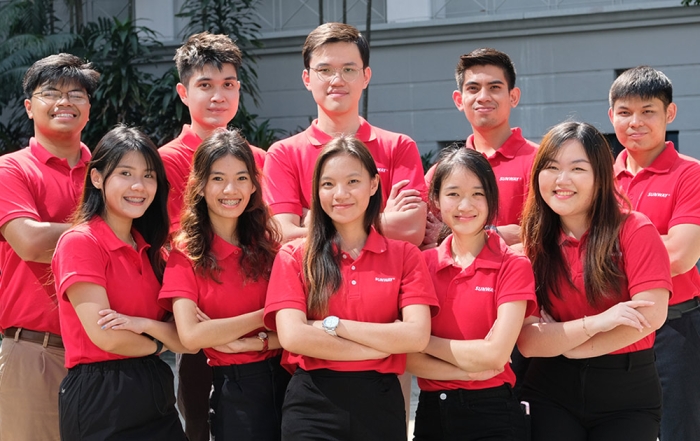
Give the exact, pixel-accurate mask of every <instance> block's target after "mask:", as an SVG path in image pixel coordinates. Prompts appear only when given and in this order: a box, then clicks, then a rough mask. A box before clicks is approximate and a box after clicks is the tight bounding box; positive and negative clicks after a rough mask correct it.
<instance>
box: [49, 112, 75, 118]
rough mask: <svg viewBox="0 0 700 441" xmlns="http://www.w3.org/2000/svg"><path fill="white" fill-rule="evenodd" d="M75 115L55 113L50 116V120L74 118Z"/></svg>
mask: <svg viewBox="0 0 700 441" xmlns="http://www.w3.org/2000/svg"><path fill="white" fill-rule="evenodd" d="M75 117H76V116H75V114H73V113H67V112H57V113H54V114H53V115H51V118H75Z"/></svg>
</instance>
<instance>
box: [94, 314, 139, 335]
mask: <svg viewBox="0 0 700 441" xmlns="http://www.w3.org/2000/svg"><path fill="white" fill-rule="evenodd" d="M98 314H100V315H101V316H102V318H101V319H99V320H98V321H97V324H98V325H100V327H101V328H102V329H112V330H115V331H119V330H125V331H131V332H134V333H136V334H143V333H144V332H146V328H147V327H148V319H146V318H143V317H131V316H128V315H125V314H119V313H118V312H117V311H115V310H113V309H103V310H101V311H99V312H98Z"/></svg>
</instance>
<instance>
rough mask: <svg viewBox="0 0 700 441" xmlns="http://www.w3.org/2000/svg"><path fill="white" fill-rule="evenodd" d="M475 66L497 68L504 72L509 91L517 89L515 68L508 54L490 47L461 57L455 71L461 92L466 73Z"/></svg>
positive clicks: (475, 50)
mask: <svg viewBox="0 0 700 441" xmlns="http://www.w3.org/2000/svg"><path fill="white" fill-rule="evenodd" d="M473 66H496V67H498V68H500V69H501V70H502V71H503V75H504V76H505V77H506V82H507V83H508V90H513V88H514V87H515V66H513V62H512V61H511V59H510V57H509V56H508V54H506V53H504V52H501V51H499V50H496V49H492V48H490V47H482V48H479V49H474V50H473V51H471V52H469V53H468V54H464V55H462V56H460V57H459V62H458V63H457V68H456V69H455V79H456V80H457V87H459V91H460V92H461V91H462V87H463V86H464V71H466V70H467V69H469V68H471V67H473Z"/></svg>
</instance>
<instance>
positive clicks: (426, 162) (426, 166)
mask: <svg viewBox="0 0 700 441" xmlns="http://www.w3.org/2000/svg"><path fill="white" fill-rule="evenodd" d="M437 154H438V151H437V150H430V151H429V152H425V153H423V154H422V155H420V161H421V162H422V163H423V174H425V173H427V172H428V170H430V167H432V166H433V164H435V162H436V160H435V157H436V155H437Z"/></svg>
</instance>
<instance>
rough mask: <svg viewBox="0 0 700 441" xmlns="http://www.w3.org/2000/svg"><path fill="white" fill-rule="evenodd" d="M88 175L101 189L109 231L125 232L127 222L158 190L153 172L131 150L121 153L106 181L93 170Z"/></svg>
mask: <svg viewBox="0 0 700 441" xmlns="http://www.w3.org/2000/svg"><path fill="white" fill-rule="evenodd" d="M90 177H91V179H92V182H93V185H94V186H95V187H96V188H98V189H101V191H102V194H103V198H104V201H105V210H104V213H103V218H104V220H105V222H107V224H108V225H109V226H110V227H111V228H112V230H113V231H128V229H130V228H131V222H132V221H133V220H134V219H137V218H139V217H141V216H143V214H144V213H145V212H146V209H147V208H148V207H149V206H150V205H151V202H153V198H154V197H155V194H156V190H157V189H158V182H157V180H156V173H155V171H153V170H152V169H151V168H150V167H149V166H148V164H147V162H146V159H145V158H144V157H143V155H142V154H141V153H139V152H135V151H129V152H127V153H125V154H124V156H122V158H121V159H120V160H119V163H118V164H117V166H116V167H115V168H114V170H113V171H112V173H111V174H110V175H109V176H108V177H107V179H106V180H105V179H104V177H103V176H102V174H101V173H100V172H99V171H97V169H92V170H91V172H90Z"/></svg>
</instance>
